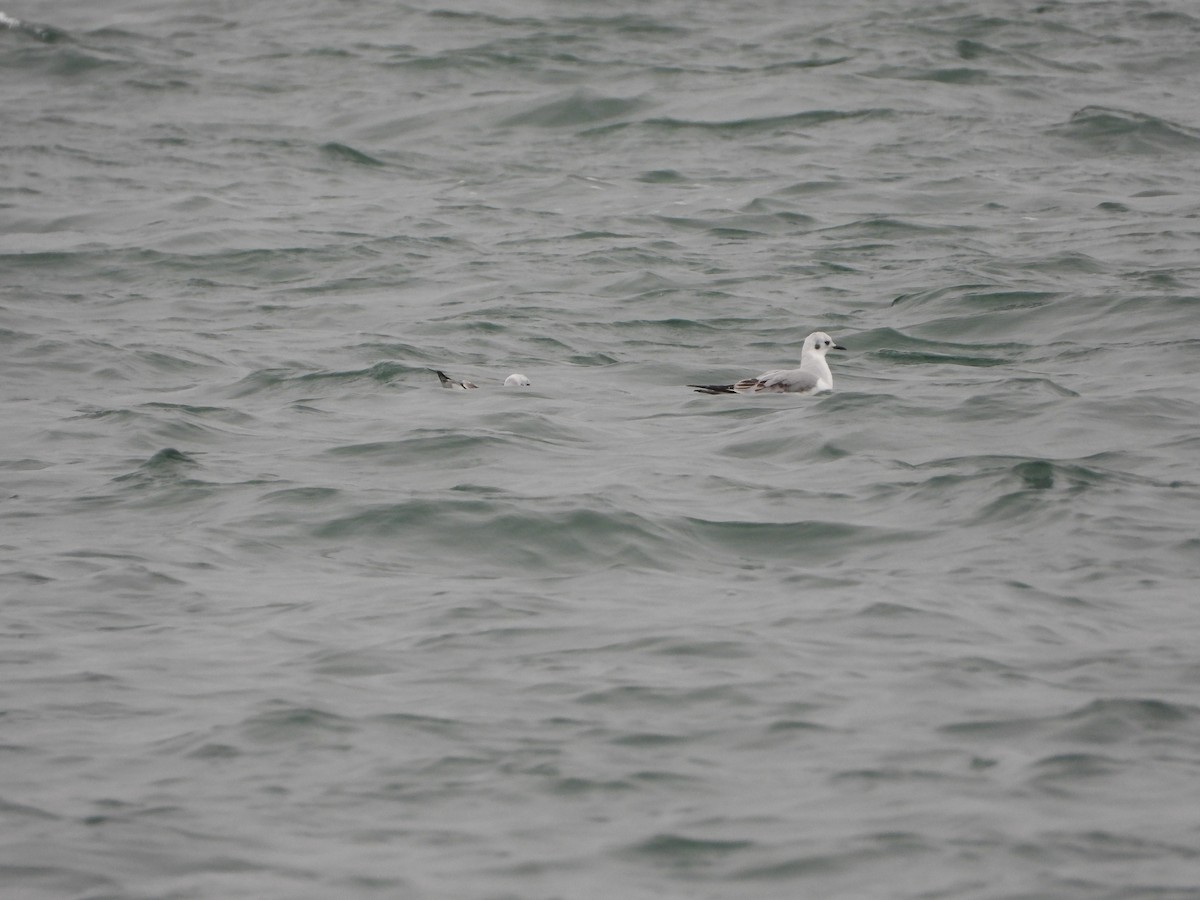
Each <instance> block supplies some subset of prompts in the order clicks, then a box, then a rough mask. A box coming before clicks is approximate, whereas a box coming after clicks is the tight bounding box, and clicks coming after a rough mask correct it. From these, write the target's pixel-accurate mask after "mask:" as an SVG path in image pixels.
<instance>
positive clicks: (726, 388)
mask: <svg viewBox="0 0 1200 900" xmlns="http://www.w3.org/2000/svg"><path fill="white" fill-rule="evenodd" d="M688 387H690V388H695V389H696V390H695V391H694V393H697V394H736V393H737V391H735V390H734V389H733V385H732V384H689V385H688Z"/></svg>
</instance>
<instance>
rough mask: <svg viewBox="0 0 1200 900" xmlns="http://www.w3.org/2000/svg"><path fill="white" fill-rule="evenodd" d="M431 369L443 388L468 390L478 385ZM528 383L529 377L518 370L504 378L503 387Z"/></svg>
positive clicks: (524, 385)
mask: <svg viewBox="0 0 1200 900" xmlns="http://www.w3.org/2000/svg"><path fill="white" fill-rule="evenodd" d="M433 371H435V372H437V377H438V381H440V382H441V383H442V387H444V388H450V390H459V391H470V390H473V389H475V388H477V387H479V385H477V384H476V383H475V382H473V381H455V380H454V379H453V378H451V377H450V376H449V375H447V374H446V373H445V372H443V371H442V370H441V369H434V370H433ZM529 385H530V381H529V379H528V378H526V377H525V376H524V375H522V374H521V373H520V372H513V373H512V374H511V375H509V376H508V377H507V378H505V379H504V386H505V387H529Z"/></svg>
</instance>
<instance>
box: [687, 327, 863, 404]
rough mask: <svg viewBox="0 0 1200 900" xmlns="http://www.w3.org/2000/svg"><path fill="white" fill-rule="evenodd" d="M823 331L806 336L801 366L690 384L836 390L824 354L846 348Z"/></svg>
mask: <svg viewBox="0 0 1200 900" xmlns="http://www.w3.org/2000/svg"><path fill="white" fill-rule="evenodd" d="M845 349H846V348H845V347H842V346H840V345H838V344H835V343H834V342H833V338H831V337H830V336H829V335H827V334H826V333H825V332H823V331H814V332H813V333H812V334H810V335H809V336H808V337H806V338H805V339H804V349H803V350H801V351H800V366H799V368H795V369H773V370H771V371H770V372H763V373H762V374H761V375H759V376H758V377H757V378H743V379H742V380H741V381H738V382H735V383H733V384H689V385H688V387H690V388H695V389H696V393H697V394H759V393H762V392H763V391H771V392H774V393H778V394H815V393H817V392H818V391H831V390H833V373H832V372H830V371H829V363H827V362H826V361H825V354H826V353H828V352H829V351H830V350H845Z"/></svg>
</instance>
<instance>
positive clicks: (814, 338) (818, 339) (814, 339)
mask: <svg viewBox="0 0 1200 900" xmlns="http://www.w3.org/2000/svg"><path fill="white" fill-rule="evenodd" d="M845 349H846V348H845V347H843V346H842V345H841V344H835V343H834V342H833V338H831V337H830V336H829V335H827V334H826V333H825V332H823V331H814V332H813V333H812V334H810V335H809V336H808V337H806V338H805V339H804V349H803V350H802V351H801V355H802V356H808V355H809V354H810V353H816V354H817V355H818V356H824V355H825V354H826V353H828V352H829V351H830V350H845Z"/></svg>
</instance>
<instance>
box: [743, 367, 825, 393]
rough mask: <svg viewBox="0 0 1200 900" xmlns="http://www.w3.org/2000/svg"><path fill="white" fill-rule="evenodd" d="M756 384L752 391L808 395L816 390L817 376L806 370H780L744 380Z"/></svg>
mask: <svg viewBox="0 0 1200 900" xmlns="http://www.w3.org/2000/svg"><path fill="white" fill-rule="evenodd" d="M746 380H747V381H753V382H757V385H758V386H757V387H755V388H752V390H754V391H775V392H777V393H781V394H809V393H811V392H813V391H815V390H816V389H817V376H816V375H814V374H813V373H812V372H809V371H808V370H807V369H780V370H778V371H775V372H764V373H763V374H762V375H759V376H758V378H754V379H750V378H748V379H746Z"/></svg>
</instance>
